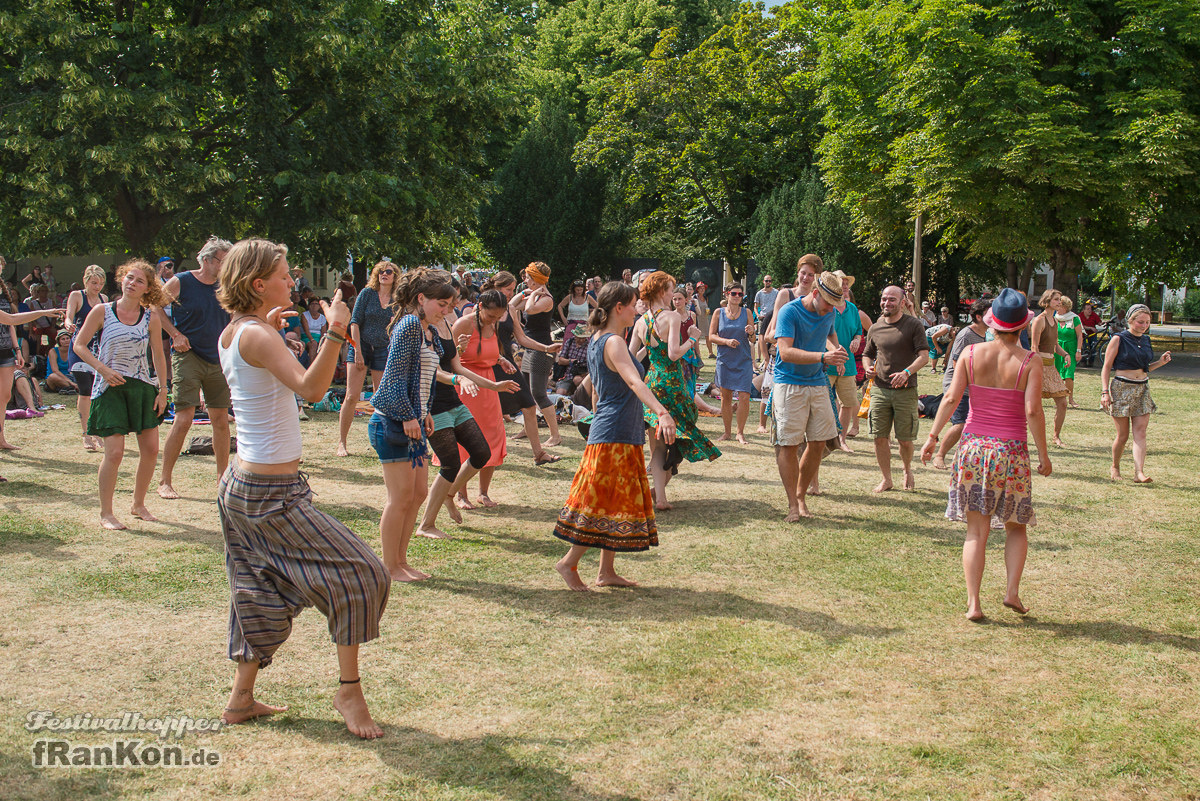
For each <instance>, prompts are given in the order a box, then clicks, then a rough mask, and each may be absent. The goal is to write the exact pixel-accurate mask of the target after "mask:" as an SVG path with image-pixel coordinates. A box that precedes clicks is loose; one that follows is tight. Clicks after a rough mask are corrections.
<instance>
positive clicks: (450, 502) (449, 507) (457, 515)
mask: <svg viewBox="0 0 1200 801" xmlns="http://www.w3.org/2000/svg"><path fill="white" fill-rule="evenodd" d="M442 505H443V506H445V507H446V514H448V515H450V519H451V520H453V521H454V522H455V523H458V524H459V525H461V524H462V521H463V516H462V512H460V511H458V507H457V506H455V505H454V499H453V498H447V499H446V501H445V503H443V504H442Z"/></svg>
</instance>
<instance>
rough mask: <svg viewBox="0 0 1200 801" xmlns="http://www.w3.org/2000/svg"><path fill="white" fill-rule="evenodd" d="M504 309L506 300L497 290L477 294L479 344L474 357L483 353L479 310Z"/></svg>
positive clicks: (476, 313) (476, 308) (476, 318)
mask: <svg viewBox="0 0 1200 801" xmlns="http://www.w3.org/2000/svg"><path fill="white" fill-rule="evenodd" d="M505 275H507V276H508V277H509V278H512V275H511V274H510V273H505ZM489 280H491V279H489ZM485 286H486V284H485ZM506 308H508V298H506V297H504V293H503V292H501V291H500V290H499V289H485V290H484V291H482V292H480V293H479V299H478V300H476V301H475V332H476V333H477V334H479V342H478V343H477V344H476V345H475V353H476V355H478V354H480V353H482V352H483V320H481V319H479V310H480V309H506Z"/></svg>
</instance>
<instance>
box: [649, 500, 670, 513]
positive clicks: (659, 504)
mask: <svg viewBox="0 0 1200 801" xmlns="http://www.w3.org/2000/svg"><path fill="white" fill-rule="evenodd" d="M654 508H655V509H657V510H658V511H660V512H669V511H671V510H672V509H674V508H675V507H674V506H672V505H671V504H669V503H667V502H666V501H655V503H654Z"/></svg>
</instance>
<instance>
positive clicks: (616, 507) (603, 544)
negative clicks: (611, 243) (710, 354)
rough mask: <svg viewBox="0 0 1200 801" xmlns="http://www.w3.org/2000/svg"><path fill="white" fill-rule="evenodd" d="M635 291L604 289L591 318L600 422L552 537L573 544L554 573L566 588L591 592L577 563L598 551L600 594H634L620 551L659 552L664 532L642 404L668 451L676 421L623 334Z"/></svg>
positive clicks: (616, 286) (633, 315)
mask: <svg viewBox="0 0 1200 801" xmlns="http://www.w3.org/2000/svg"><path fill="white" fill-rule="evenodd" d="M636 298H637V291H636V290H635V289H634V288H633V287H631V286H628V285H627V284H623V283H620V282H618V281H612V282H610V283H608V284H605V285H604V287H603V288H602V289H601V290H600V294H599V297H598V298H597V306H596V309H595V310H594V311H593V312H592V317H591V325H592V328H593V329H596V330H597V333H596V334H594V335H593V336H592V339H591V342H590V343H589V344H588V372H589V373H590V375H591V377H592V381H593V382H594V387H595V392H596V403H595V417H594V419H593V420H592V427H591V431H590V432H589V433H588V441H587V445H586V446H585V447H584V449H583V458H582V459H581V460H580V462H579V470H578V471H577V472H576V473H575V478H574V480H573V481H572V482H571V493H570V495H569V496H568V497H567V503H566V505H565V506H563V508H562V511H560V512H559V513H558V523H557V524H556V525H555V526H554V536H556V537H558V538H559V539H563V540H566V541H567V542H569V543H571V548H570V550H568V551H567V553H566V555H565V556H564V557H563V558H562V559H560V560H559V561H558V564H556V565H555V569H556V570H557V571H558V574H559V575H560V576H562V579H563V581H565V582H566V583H567V586H568V587H570V588H571V589H572V590H575V591H577V592H584V591H586V590H587V589H588V586H587V584H585V583H584V582H583V580H582V579H580V578H579V560H580V559H581V558H582V557H583V554H584V553H585V552H586V551H587V549H588V548H600V549H601V551H600V574H599V576H598V577H597V579H596V586H598V587H635V586H637V582H635V581H632V580H630V579H627V578H624V577H622V576H620V575H618V574H617V571H616V569H615V567H614V566H613V557H614V555H615V554H616V552H617V551H645V550H648V549H649V548H650V546H652V545H658V528H657V526H656V525H655V522H654V506H653V503H652V501H651V498H650V485H649V483H647V481H646V462H645V460H644V459H643V457H642V445H643V443H644V442H645V439H646V432H645V426H644V418H643V412H642V404H643V403H644V404H645V405H646V406H647V407H649V408H650V409H651V410H652V411H653V412H654V413H655V414H656V415H657V419H658V426H657V431H656V435H657V436H658V438H660V439H661V440H662V441H663V442H665V443H667V444H670V443H672V442H674V440H675V421H674V420H673V419H671V415H670V413H668V411H667V409H666V407H664V406H663V405H662V404H661V403H659V402H658V399H657V398H655V397H654V394H653V393H652V392H651V391H650V389H649V388H648V387H647V386H646V385H645V384H644V383H643V382H642V369H641V365H639V364H638V363H637V362H635V361H634V360H633V357H632V356H631V355H630V353H629V348H627V347H626V346H625V340H624V332H625V329H626V328H628V327H629V326H631V325H633V323H634V321H635V320H636V319H637V309H636V308H635V306H634V301H635V300H636Z"/></svg>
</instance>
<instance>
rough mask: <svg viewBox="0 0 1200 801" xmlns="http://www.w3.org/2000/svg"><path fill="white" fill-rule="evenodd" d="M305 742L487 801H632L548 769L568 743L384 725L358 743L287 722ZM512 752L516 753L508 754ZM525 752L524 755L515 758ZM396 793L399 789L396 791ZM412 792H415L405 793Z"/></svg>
mask: <svg viewBox="0 0 1200 801" xmlns="http://www.w3.org/2000/svg"><path fill="white" fill-rule="evenodd" d="M292 720H295V721H297V722H299V723H300V724H302V726H303V729H302V733H303V734H304V735H305V736H307V737H308V738H309V739H311V740H315V741H318V742H322V743H328V744H331V745H334V746H338V747H344V746H346V745H355V746H358V747H360V748H365V749H367V750H369V751H370V752H371V753H372V754H374V755H376V756H377V758H378V759H379V760H380V761H382V762H383V763H384V764H385V765H387V766H388V767H389V768H390V769H391V770H392V771H394V772H395V773H396V774H400V775H398V776H396V777H395V779H396V780H397V782H399V783H402V784H407V783H408V782H405V777H407V776H417V777H423V778H424V779H425V780H426V781H428V782H431V783H436V784H440V785H449V786H452V787H460V788H471V789H474V790H476V791H477V792H481V793H483V794H485V795H487V796H489V797H491V796H493V795H494V796H495V797H497V798H512V799H546V801H555V800H556V799H563V798H570V799H575V800H576V801H637V799H636V797H634V796H629V795H610V794H608V793H594V792H589V791H588V790H587V789H585V788H584V787H581V786H580V785H579V784H578V783H576V782H575V781H574V780H573V779H572V778H571V777H570V775H568V774H567V773H566V772H564V771H562V770H558V769H556V768H554V767H551V766H550V765H548V764H547V763H548V762H550V760H549V759H548V758H547V756H546V746H547V745H549V746H555V747H558V748H560V749H562V750H564V751H567V752H569V751H570V750H571V749H570V746H571V743H570V742H566V741H546V740H541V739H533V738H524V737H508V736H503V735H498V734H484V735H480V736H478V737H463V738H461V739H454V738H451V737H439V736H438V735H436V734H431V733H430V732H426V731H421V730H420V729H414V728H411V727H407V726H387V725H386V724H385V725H384V736H383V737H382V738H381V739H379V740H358V739H356V738H355V737H354V736H352V735H350V734H348V733H347V732H346V729H345V727H344V726H342V725H341V724H340V723H336V722H332V721H328V720H315V719H312V718H292ZM514 752H518V753H514ZM519 752H526V753H519ZM396 789H401V788H396ZM407 789H408V790H410V791H416V790H417V789H418V788H412V787H409V788H407Z"/></svg>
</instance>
